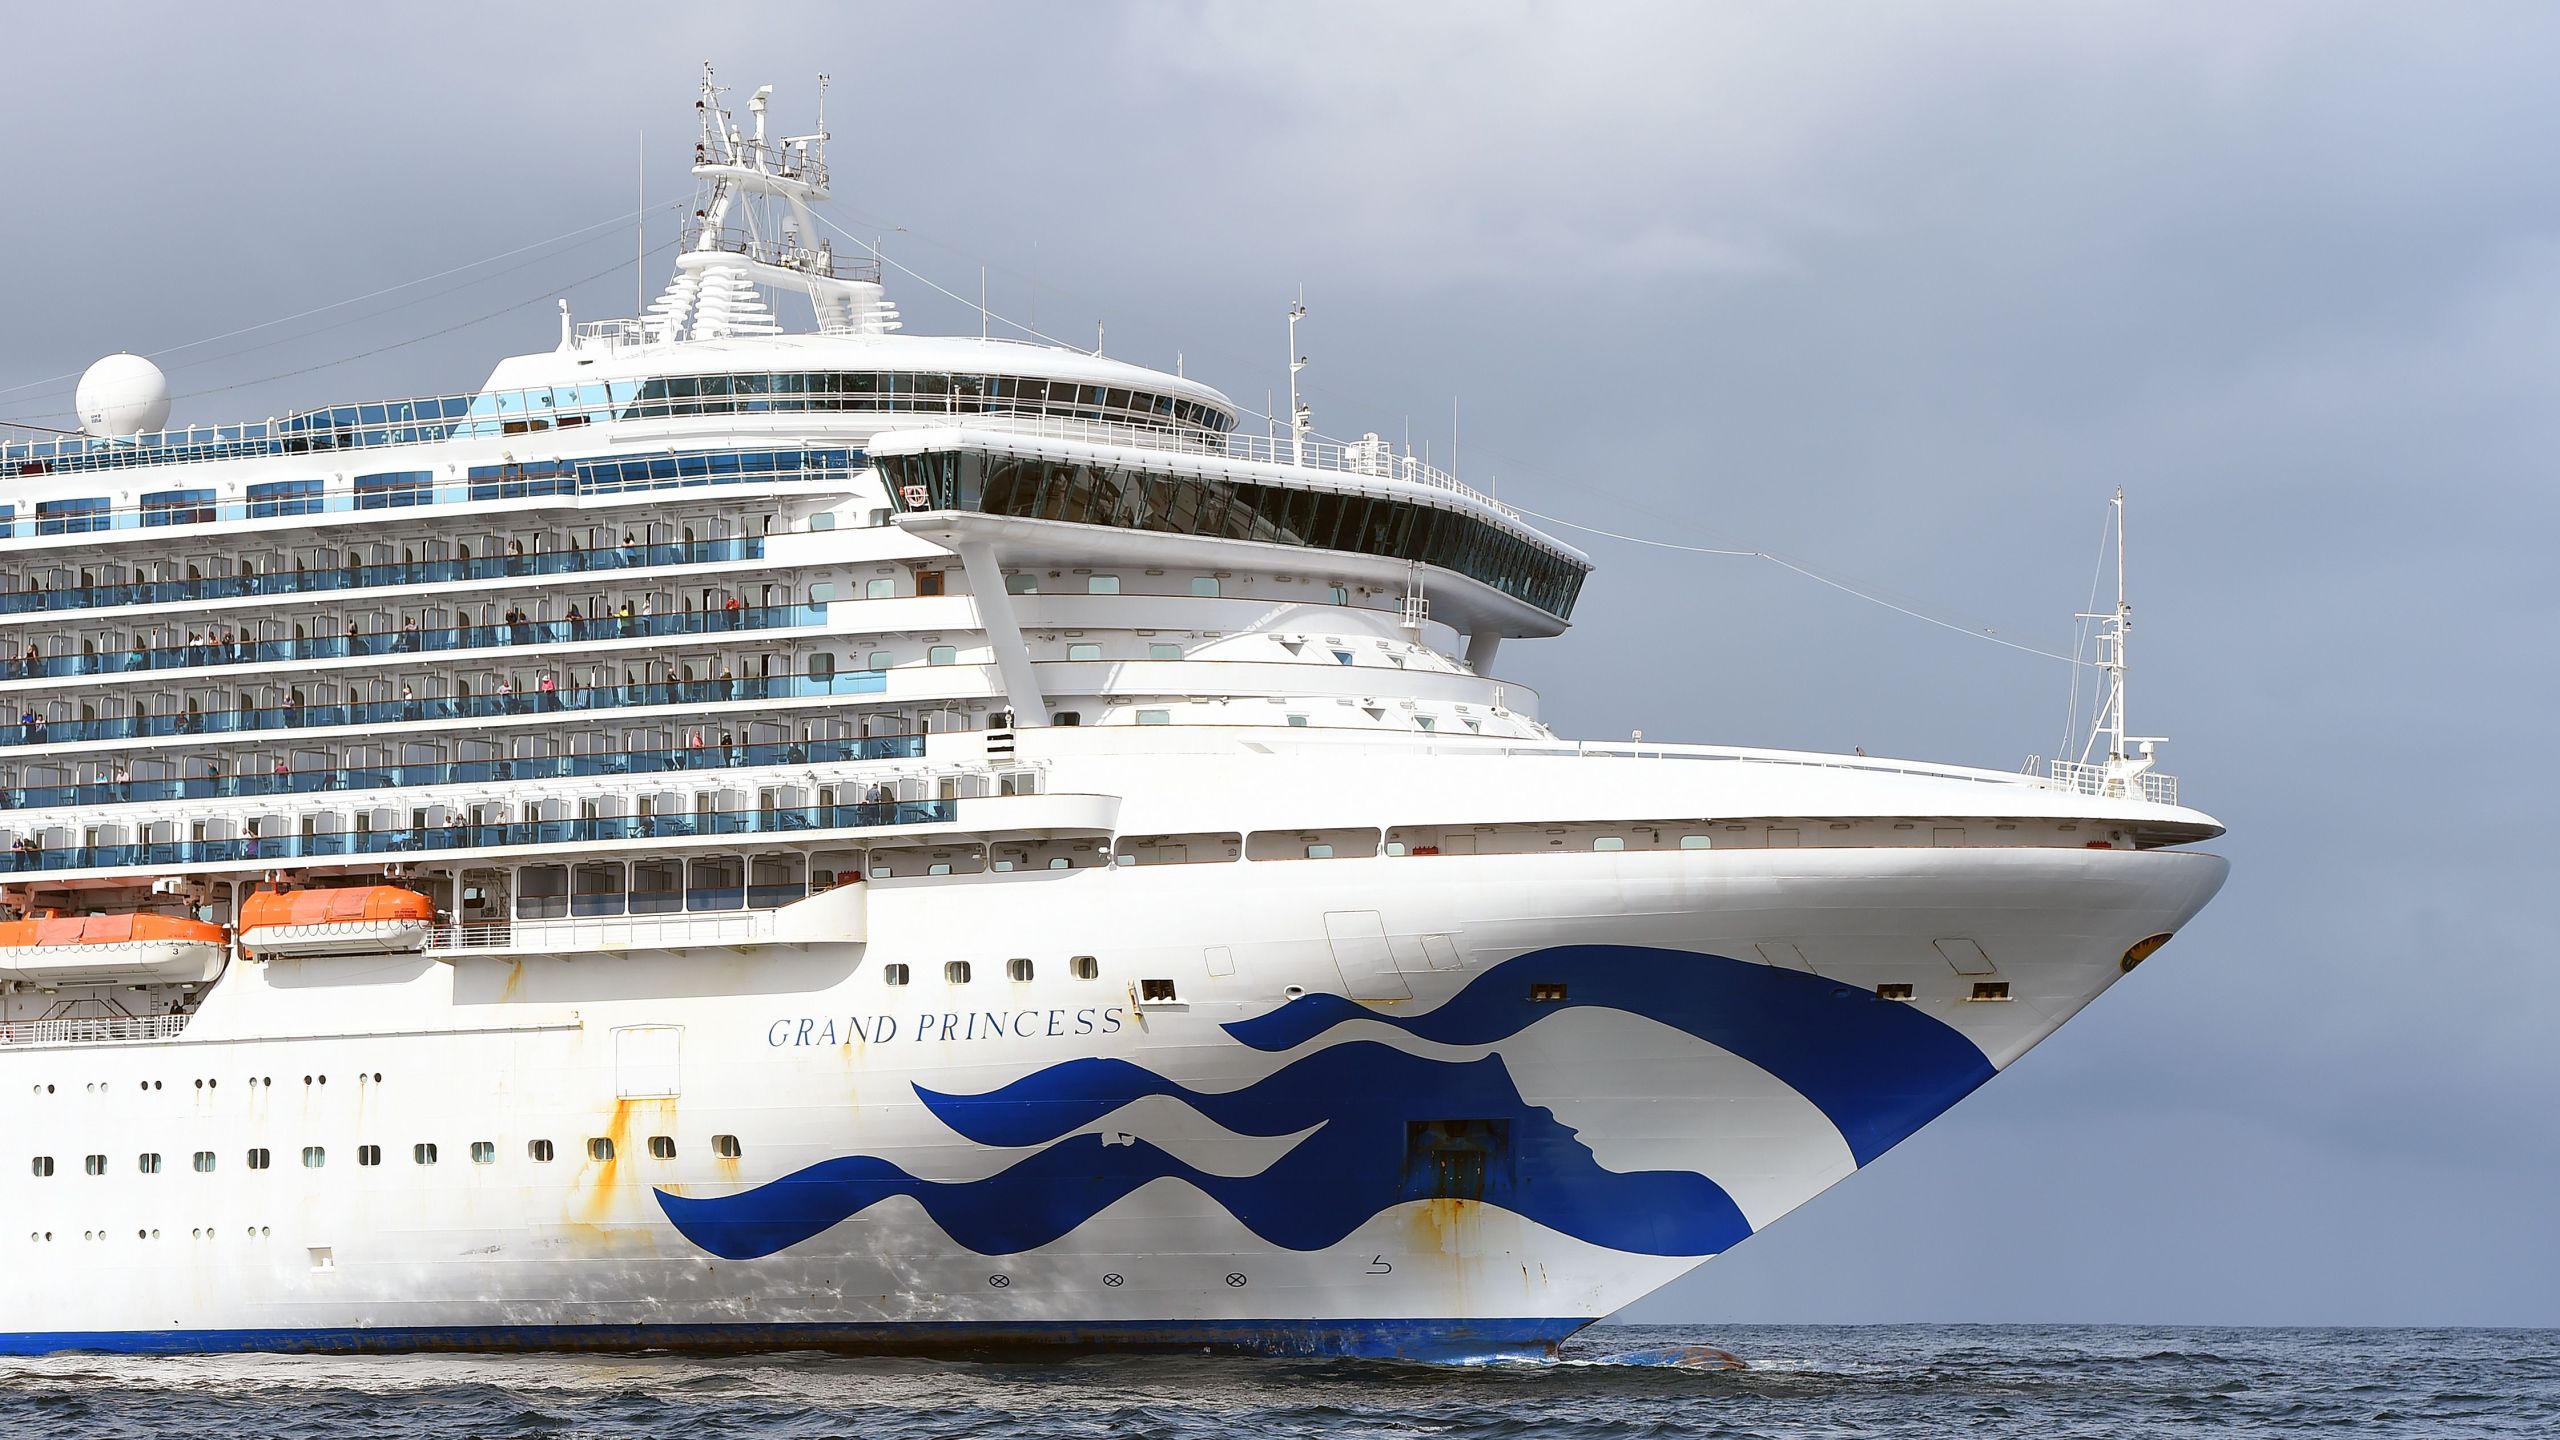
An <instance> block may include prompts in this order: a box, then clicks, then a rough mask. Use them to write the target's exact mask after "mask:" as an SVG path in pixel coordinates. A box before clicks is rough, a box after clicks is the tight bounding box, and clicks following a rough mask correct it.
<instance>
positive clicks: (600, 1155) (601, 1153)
mask: <svg viewBox="0 0 2560 1440" xmlns="http://www.w3.org/2000/svg"><path fill="white" fill-rule="evenodd" d="M587 1158H588V1159H590V1160H610V1159H612V1158H613V1140H612V1138H611V1137H609V1136H604V1135H598V1136H596V1137H595V1138H594V1139H592V1140H589V1141H588V1142H587Z"/></svg>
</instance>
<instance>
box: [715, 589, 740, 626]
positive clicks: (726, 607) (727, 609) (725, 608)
mask: <svg viewBox="0 0 2560 1440" xmlns="http://www.w3.org/2000/svg"><path fill="white" fill-rule="evenodd" d="M738 612H739V606H738V597H737V596H735V595H732V596H730V597H729V598H728V599H727V600H726V601H724V602H723V603H722V604H721V606H720V613H721V615H722V617H723V618H724V619H725V620H726V622H727V624H728V627H729V628H730V629H732V630H735V629H737V628H738V626H739V624H740V623H741V617H740V615H739V613H738Z"/></svg>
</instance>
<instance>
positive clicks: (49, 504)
mask: <svg viewBox="0 0 2560 1440" xmlns="http://www.w3.org/2000/svg"><path fill="white" fill-rule="evenodd" d="M109 508H110V506H109V503H108V501H107V498H106V497H105V496H103V495H101V496H98V497H96V498H94V499H81V500H39V501H37V502H36V533H37V534H39V535H78V534H81V533H83V532H85V531H90V530H104V529H106V528H107V526H108V523H109V516H108V513H107V512H108V510H109Z"/></svg>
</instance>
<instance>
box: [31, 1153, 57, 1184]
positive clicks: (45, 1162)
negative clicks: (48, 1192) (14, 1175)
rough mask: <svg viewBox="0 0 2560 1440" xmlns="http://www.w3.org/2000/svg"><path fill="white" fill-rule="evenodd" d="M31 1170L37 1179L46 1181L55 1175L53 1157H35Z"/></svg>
mask: <svg viewBox="0 0 2560 1440" xmlns="http://www.w3.org/2000/svg"><path fill="white" fill-rule="evenodd" d="M30 1168H31V1169H32V1170H33V1171H34V1173H35V1176H36V1178H37V1179H39V1180H41V1179H45V1178H46V1177H48V1176H50V1175H52V1174H53V1157H52V1156H50V1155H38V1156H37V1157H35V1163H34V1165H32V1166H31V1167H30Z"/></svg>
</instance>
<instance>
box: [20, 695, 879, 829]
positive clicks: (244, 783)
mask: <svg viewBox="0 0 2560 1440" xmlns="http://www.w3.org/2000/svg"><path fill="white" fill-rule="evenodd" d="M713 683H714V684H717V683H718V682H716V681H715V682H713ZM554 693H557V692H554ZM537 698H538V697H537ZM923 754H924V737H923V736H922V735H873V736H868V737H865V738H863V739H859V740H789V741H774V742H763V743H757V744H751V745H718V744H711V745H694V746H685V747H681V748H675V749H666V750H616V751H610V752H605V753H599V754H589V755H545V756H535V757H529V758H526V759H521V760H459V761H438V762H434V763H430V764H421V765H372V766H361V767H349V768H346V769H336V770H287V771H284V772H282V773H280V774H267V775H256V774H251V775H203V776H193V777H185V778H179V777H171V778H163V779H151V780H122V781H102V782H93V783H91V784H86V785H19V786H13V787H10V788H7V789H0V810H36V809H49V808H52V807H55V806H79V807H88V806H95V805H121V804H137V803H142V802H148V801H166V800H244V799H262V798H265V797H268V796H277V795H327V794H334V793H337V792H341V791H354V790H409V789H416V788H419V787H423V786H430V785H480V784H488V783H492V782H495V783H500V784H514V783H521V782H524V781H531V780H569V779H577V778H581V777H585V776H603V775H655V774H699V773H702V772H706V771H716V770H731V769H752V768H757V767H761V766H768V765H795V766H797V765H830V764H839V763H846V762H855V761H863V760H912V759H915V758H918V757H920V756H922V755H923Z"/></svg>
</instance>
